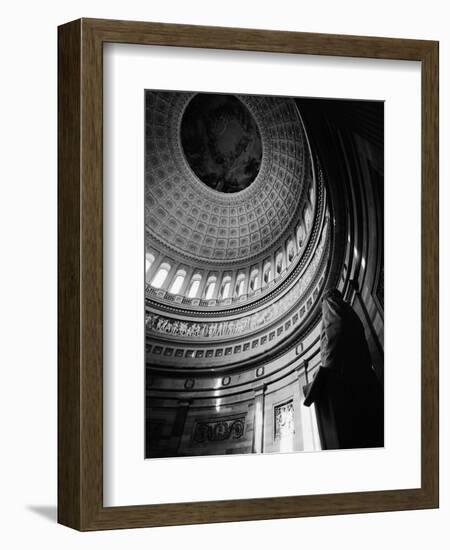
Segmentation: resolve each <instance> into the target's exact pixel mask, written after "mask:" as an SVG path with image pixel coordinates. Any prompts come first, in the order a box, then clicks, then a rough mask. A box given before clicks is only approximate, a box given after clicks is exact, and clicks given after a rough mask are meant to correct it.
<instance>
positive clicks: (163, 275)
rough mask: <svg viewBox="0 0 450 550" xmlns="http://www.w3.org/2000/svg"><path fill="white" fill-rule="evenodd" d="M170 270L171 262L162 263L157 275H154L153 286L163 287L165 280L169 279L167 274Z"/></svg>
mask: <svg viewBox="0 0 450 550" xmlns="http://www.w3.org/2000/svg"><path fill="white" fill-rule="evenodd" d="M169 271H170V264H166V263H164V264H161V265H160V266H159V269H158V271H157V273H156V275H155V276H154V277H153V281H152V286H154V287H155V288H161V287H162V286H163V284H164V281H165V280H166V279H167V275H168V274H169Z"/></svg>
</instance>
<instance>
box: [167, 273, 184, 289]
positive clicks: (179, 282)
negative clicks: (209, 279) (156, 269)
mask: <svg viewBox="0 0 450 550" xmlns="http://www.w3.org/2000/svg"><path fill="white" fill-rule="evenodd" d="M185 278H186V271H184V269H180V270H178V271H177V274H176V275H175V279H174V281H173V283H172V286H171V287H170V291H169V292H170V293H171V294H179V293H180V290H181V287H182V286H183V283H184V279H185Z"/></svg>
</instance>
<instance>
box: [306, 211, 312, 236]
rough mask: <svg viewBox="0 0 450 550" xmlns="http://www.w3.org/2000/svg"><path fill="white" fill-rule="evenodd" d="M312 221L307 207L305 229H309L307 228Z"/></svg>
mask: <svg viewBox="0 0 450 550" xmlns="http://www.w3.org/2000/svg"><path fill="white" fill-rule="evenodd" d="M311 222H312V214H311V209H310V208H307V209H306V212H305V225H306V231H309V228H310V227H311Z"/></svg>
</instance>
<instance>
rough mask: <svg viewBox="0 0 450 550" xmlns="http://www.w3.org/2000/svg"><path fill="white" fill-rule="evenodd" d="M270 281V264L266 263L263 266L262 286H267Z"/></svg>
mask: <svg viewBox="0 0 450 550" xmlns="http://www.w3.org/2000/svg"><path fill="white" fill-rule="evenodd" d="M271 280H272V265H271V263H270V262H266V263H265V265H264V275H263V281H264V285H268V284H269V283H270V281H271Z"/></svg>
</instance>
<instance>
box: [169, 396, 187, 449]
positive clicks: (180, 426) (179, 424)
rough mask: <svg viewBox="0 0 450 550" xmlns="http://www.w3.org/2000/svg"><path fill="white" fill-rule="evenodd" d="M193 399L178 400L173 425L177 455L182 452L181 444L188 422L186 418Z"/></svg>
mask: <svg viewBox="0 0 450 550" xmlns="http://www.w3.org/2000/svg"><path fill="white" fill-rule="evenodd" d="M190 404H191V401H190V400H188V399H186V400H180V401H178V408H177V412H176V416H175V420H174V423H173V426H172V438H173V439H174V446H175V448H176V453H177V455H178V454H179V452H180V448H181V445H182V443H183V439H182V438H183V433H184V426H185V424H186V418H187V415H188V411H189V406H190Z"/></svg>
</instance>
